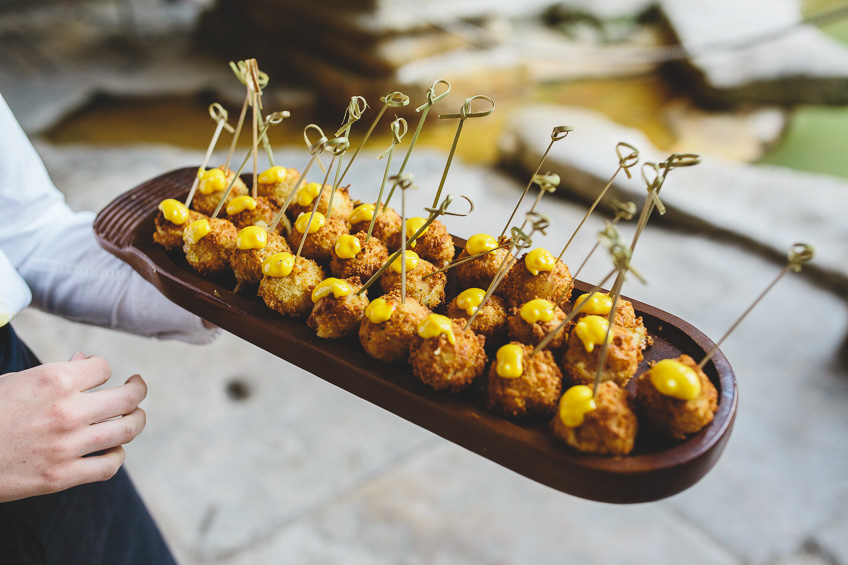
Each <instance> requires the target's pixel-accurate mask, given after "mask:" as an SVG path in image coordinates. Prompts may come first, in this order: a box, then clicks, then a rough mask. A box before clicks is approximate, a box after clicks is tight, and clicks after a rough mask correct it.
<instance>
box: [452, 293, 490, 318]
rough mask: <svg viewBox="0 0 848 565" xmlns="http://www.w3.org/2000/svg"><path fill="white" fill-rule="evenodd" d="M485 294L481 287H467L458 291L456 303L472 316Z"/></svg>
mask: <svg viewBox="0 0 848 565" xmlns="http://www.w3.org/2000/svg"><path fill="white" fill-rule="evenodd" d="M485 296H486V291H485V290H483V289H482V288H469V289H466V290H463V291H462V292H460V293H459V296H457V297H456V305H457V306H458V307H460V308H462V309H463V310H465V313H466V314H468V315H469V316H473V315H474V312H476V311H477V308H479V307H480V303H481V302H483V297H485Z"/></svg>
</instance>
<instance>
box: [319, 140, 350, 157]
mask: <svg viewBox="0 0 848 565" xmlns="http://www.w3.org/2000/svg"><path fill="white" fill-rule="evenodd" d="M348 147H350V141H349V140H348V138H346V137H334V138H333V139H331V140H329V141H325V142H324V150H325V151H329V152H330V153H331V154H333V155H335V156H339V155H341V154H342V153H344V152H345V151H347V149H348Z"/></svg>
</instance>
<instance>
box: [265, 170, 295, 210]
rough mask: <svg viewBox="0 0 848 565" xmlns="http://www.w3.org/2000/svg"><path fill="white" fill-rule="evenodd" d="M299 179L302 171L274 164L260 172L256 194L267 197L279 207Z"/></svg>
mask: <svg viewBox="0 0 848 565" xmlns="http://www.w3.org/2000/svg"><path fill="white" fill-rule="evenodd" d="M298 180H300V172H299V171H298V170H297V169H287V168H285V167H280V166H274V167H271V168H270V169H267V170H265V171H262V172H261V173H259V177H257V183H256V194H257V195H258V196H262V197H264V198H267V199H268V200H270V201H271V202H272V203H273V204H274V206H275V207H276V208H278V209H279V208H280V207H282V205H283V204H285V203H286V198H288V197H289V194H291V191H292V190H293V189H294V187H295V185H296V184H297V181H298Z"/></svg>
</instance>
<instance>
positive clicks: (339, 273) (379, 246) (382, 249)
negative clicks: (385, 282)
mask: <svg viewBox="0 0 848 565" xmlns="http://www.w3.org/2000/svg"><path fill="white" fill-rule="evenodd" d="M354 235H355V237H356V238H357V239H358V240H359V245H360V247H361V250H360V252H359V253H357V254H356V257H352V258H350V259H342V258H340V257H339V256H338V255H337V254H336V249H335V245H333V248H332V249H331V250H330V256H331V259H330V271H332V273H333V276H335V277H338V278H340V279H346V278H348V277H359V278H360V279H362V280H363V281H367V280H368V279H370V278H371V277H373V276H374V273H376V272H377V271H379V270H380V267H382V266H383V265H384V264H385V263H386V261H388V260H389V252H388V250H387V249H386V246H385V244H384V243H383V242H382V241H380V240H379V239H377V238H376V237H371V238H370V239H368V243H365V240H366V238H367V234H366V232H364V231H361V232H358V233H356V234H354Z"/></svg>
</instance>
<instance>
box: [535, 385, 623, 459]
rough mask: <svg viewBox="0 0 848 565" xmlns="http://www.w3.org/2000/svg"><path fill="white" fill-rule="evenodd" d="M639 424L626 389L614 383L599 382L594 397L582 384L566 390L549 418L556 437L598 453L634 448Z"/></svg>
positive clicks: (608, 453)
mask: <svg viewBox="0 0 848 565" xmlns="http://www.w3.org/2000/svg"><path fill="white" fill-rule="evenodd" d="M638 427H639V424H638V422H637V420H636V415H635V414H634V413H633V409H632V408H631V407H630V403H629V401H628V395H627V391H626V390H624V389H623V388H621V387H620V386H618V385H617V384H615V383H614V382H606V383H601V385H600V386H598V394H597V396H596V397H595V398H594V399H593V398H592V389H591V388H590V387H588V386H585V385H579V386H575V387H571V388H570V389H568V390H566V391H565V394H563V396H562V398H561V399H560V403H559V409H558V410H557V414H555V415H554V417H553V419H552V420H551V431H552V432H553V434H554V435H555V436H556V437H558V438H559V439H561V440H562V441H564V442H565V443H566V444H568V445H569V446H571V447H573V448H574V449H576V450H577V451H580V452H582V453H594V454H597V455H627V454H628V453H630V452H631V451H633V445H634V444H635V442H636V432H637V431H638Z"/></svg>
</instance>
